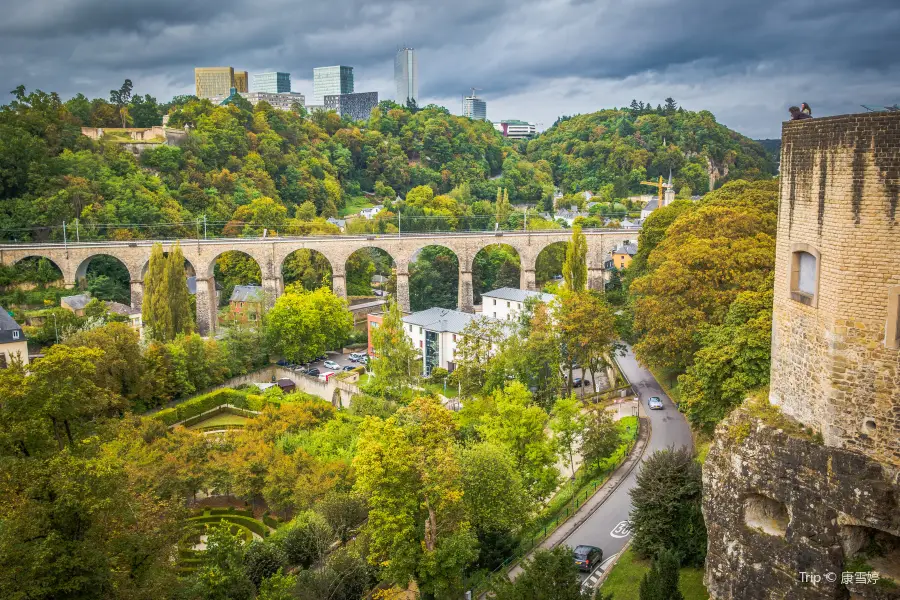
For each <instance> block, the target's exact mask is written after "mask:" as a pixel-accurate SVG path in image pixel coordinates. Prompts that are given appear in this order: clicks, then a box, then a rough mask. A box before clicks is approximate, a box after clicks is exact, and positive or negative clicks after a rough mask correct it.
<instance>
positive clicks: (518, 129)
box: [494, 119, 537, 140]
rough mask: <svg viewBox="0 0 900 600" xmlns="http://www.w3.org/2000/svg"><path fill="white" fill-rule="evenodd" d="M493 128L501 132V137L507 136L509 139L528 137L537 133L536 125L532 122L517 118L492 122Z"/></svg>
mask: <svg viewBox="0 0 900 600" xmlns="http://www.w3.org/2000/svg"><path fill="white" fill-rule="evenodd" d="M494 129H496V130H497V131H499V132H500V133H502V134H503V137H508V138H509V139H511V140H525V139H530V138H533V137H534V136H535V135H536V134H537V127H535V125H534V123H529V122H527V121H519V120H517V119H512V120H509V121H500V122H498V123H494Z"/></svg>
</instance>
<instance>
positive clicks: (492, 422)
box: [476, 381, 559, 499]
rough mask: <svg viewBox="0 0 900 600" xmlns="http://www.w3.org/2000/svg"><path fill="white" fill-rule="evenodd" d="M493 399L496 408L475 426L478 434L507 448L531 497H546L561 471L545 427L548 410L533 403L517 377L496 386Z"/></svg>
mask: <svg viewBox="0 0 900 600" xmlns="http://www.w3.org/2000/svg"><path fill="white" fill-rule="evenodd" d="M492 400H493V403H494V411H493V412H491V413H490V414H487V415H485V417H484V418H483V420H482V424H481V425H479V426H477V427H476V429H477V430H478V433H479V435H481V436H482V438H483V439H485V440H486V441H488V442H493V443H495V444H498V445H500V446H502V447H504V448H506V449H507V450H508V451H509V452H510V454H511V455H512V457H513V460H514V461H515V463H516V469H517V470H518V471H519V473H521V474H522V480H523V483H524V484H525V488H526V489H527V490H528V492H529V494H530V495H531V497H533V498H538V499H540V498H545V497H546V496H547V495H548V494H549V493H550V492H551V491H552V490H553V488H554V487H555V486H556V481H557V477H558V475H559V473H558V472H557V470H556V467H555V466H554V464H555V462H556V454H555V452H554V451H553V445H552V443H551V441H550V440H549V439H548V438H547V435H546V433H545V431H544V430H545V427H546V425H547V421H548V417H547V413H546V412H544V410H543V409H542V408H541V407H540V406H537V405H535V404H533V403H532V401H531V394H529V393H528V390H527V389H525V386H523V385H522V384H521V383H519V382H518V381H516V382H512V383H510V384H508V385H507V386H506V387H505V388H504V389H502V390H496V391H495V392H494V394H493V396H492Z"/></svg>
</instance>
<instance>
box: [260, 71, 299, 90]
mask: <svg viewBox="0 0 900 600" xmlns="http://www.w3.org/2000/svg"><path fill="white" fill-rule="evenodd" d="M252 87H253V91H254V92H264V93H266V94H284V93H288V92H290V91H291V74H290V73H282V72H280V71H272V72H268V73H254V74H253V86H252Z"/></svg>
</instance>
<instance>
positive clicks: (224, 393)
mask: <svg viewBox="0 0 900 600" xmlns="http://www.w3.org/2000/svg"><path fill="white" fill-rule="evenodd" d="M247 396H248V394H247V393H246V392H242V391H240V390H235V389H231V388H225V389H221V390H216V391H214V392H210V393H209V394H204V395H202V396H197V397H196V398H191V399H190V400H185V401H184V402H182V403H181V404H179V405H177V406H174V407H172V408H165V409H163V410H161V411H159V412H158V413H155V414H154V415H152V418H154V419H157V420H160V421H162V422H163V423H165V424H166V425H174V424H175V423H178V422H180V421H184V420H186V419H190V418H191V417H196V416H197V415H199V414H201V413H204V412H206V411H208V410H211V409H213V408H216V407H217V406H222V405H223V404H231V405H233V406H237V407H238V408H246V407H247Z"/></svg>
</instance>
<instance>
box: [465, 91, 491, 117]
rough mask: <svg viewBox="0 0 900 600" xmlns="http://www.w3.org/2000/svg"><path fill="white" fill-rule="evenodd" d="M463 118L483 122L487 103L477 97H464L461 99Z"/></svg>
mask: <svg viewBox="0 0 900 600" xmlns="http://www.w3.org/2000/svg"><path fill="white" fill-rule="evenodd" d="M463 116H464V117H469V118H470V119H476V120H479V121H484V120H485V119H487V102H485V101H484V100H482V99H481V98H478V97H477V96H466V97H465V98H464V99H463Z"/></svg>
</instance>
